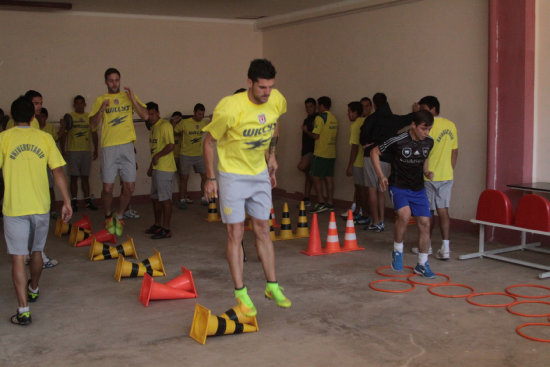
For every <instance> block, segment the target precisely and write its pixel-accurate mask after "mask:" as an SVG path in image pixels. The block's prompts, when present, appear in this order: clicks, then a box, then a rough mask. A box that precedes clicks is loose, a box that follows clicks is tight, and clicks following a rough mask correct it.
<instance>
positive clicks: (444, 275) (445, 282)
mask: <svg viewBox="0 0 550 367" xmlns="http://www.w3.org/2000/svg"><path fill="white" fill-rule="evenodd" d="M434 274H435V275H439V276H441V277H444V278H446V279H447V280H446V281H444V282H441V283H422V282H417V281H416V280H412V279H411V278H414V277H417V276H419V275H418V274H411V275H409V276H408V277H407V280H408V281H409V282H411V283H413V284H420V285H443V284H448V283H449V282H450V281H451V278H450V277H449V276H448V275H447V274H442V273H434Z"/></svg>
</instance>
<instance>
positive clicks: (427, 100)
mask: <svg viewBox="0 0 550 367" xmlns="http://www.w3.org/2000/svg"><path fill="white" fill-rule="evenodd" d="M418 104H425V105H426V106H428V107H429V108H430V110H431V109H432V108H434V107H435V113H436V114H438V115H439V101H438V100H437V98H436V97H434V96H426V97H422V99H421V100H420V101H418Z"/></svg>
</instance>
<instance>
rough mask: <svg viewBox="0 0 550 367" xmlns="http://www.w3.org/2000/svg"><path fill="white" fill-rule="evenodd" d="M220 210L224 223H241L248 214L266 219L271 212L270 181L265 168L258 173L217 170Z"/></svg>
mask: <svg viewBox="0 0 550 367" xmlns="http://www.w3.org/2000/svg"><path fill="white" fill-rule="evenodd" d="M218 179H219V191H220V192H219V198H220V212H221V216H222V221H223V222H224V223H228V224H232V223H242V222H244V219H245V210H246V213H248V214H249V215H250V216H252V217H254V218H256V219H260V220H268V219H269V213H270V212H271V204H272V202H271V181H270V180H269V174H268V173H267V169H265V170H264V171H262V172H260V173H259V174H257V175H255V176H252V175H238V174H235V173H227V172H219V177H218Z"/></svg>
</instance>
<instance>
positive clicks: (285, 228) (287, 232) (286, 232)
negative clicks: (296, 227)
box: [277, 203, 294, 240]
mask: <svg viewBox="0 0 550 367" xmlns="http://www.w3.org/2000/svg"><path fill="white" fill-rule="evenodd" d="M293 239H294V235H293V234H292V225H291V224H290V214H289V213H288V204H287V203H285V204H284V206H283V219H282V220H281V230H280V231H279V237H277V240H293Z"/></svg>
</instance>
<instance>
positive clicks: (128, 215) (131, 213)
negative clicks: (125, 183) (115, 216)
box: [122, 209, 141, 219]
mask: <svg viewBox="0 0 550 367" xmlns="http://www.w3.org/2000/svg"><path fill="white" fill-rule="evenodd" d="M140 217H141V216H140V215H139V214H138V212H137V211H135V210H134V209H128V210H126V211H125V212H124V215H123V216H122V218H124V219H139V218H140Z"/></svg>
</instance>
